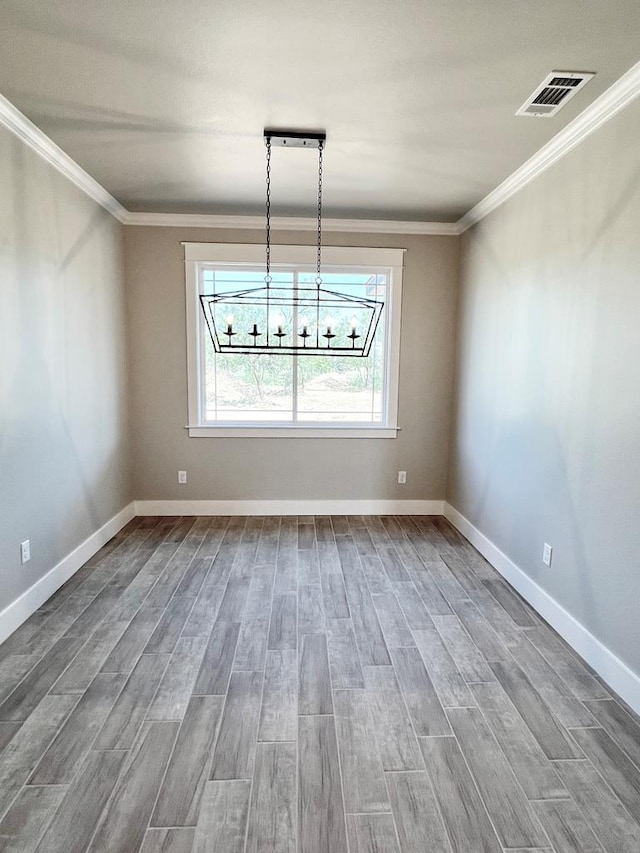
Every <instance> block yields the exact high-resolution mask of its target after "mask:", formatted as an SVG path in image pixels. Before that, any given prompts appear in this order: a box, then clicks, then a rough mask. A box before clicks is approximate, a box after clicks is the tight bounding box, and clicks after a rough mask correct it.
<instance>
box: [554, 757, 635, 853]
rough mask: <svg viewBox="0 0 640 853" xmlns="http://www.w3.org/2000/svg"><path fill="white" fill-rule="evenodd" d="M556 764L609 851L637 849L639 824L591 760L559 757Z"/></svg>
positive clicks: (628, 852) (625, 852) (629, 852)
mask: <svg viewBox="0 0 640 853" xmlns="http://www.w3.org/2000/svg"><path fill="white" fill-rule="evenodd" d="M555 768H556V770H557V771H558V774H559V775H560V778H561V779H562V780H563V782H564V784H565V785H566V787H567V789H568V790H569V791H570V792H571V796H572V797H573V799H574V801H575V802H576V803H577V805H578V806H579V808H580V811H581V812H582V814H583V816H584V817H585V818H586V820H587V822H588V823H589V825H590V827H591V828H592V829H593V831H594V832H595V834H596V835H597V836H598V838H599V839H600V842H601V843H602V845H603V847H604V848H605V850H606V851H607V853H637V851H638V850H640V824H638V823H637V822H636V821H635V820H633V818H632V817H631V815H630V814H629V812H628V811H627V809H625V808H624V806H623V805H622V803H621V802H620V800H619V799H618V798H617V797H616V796H615V795H614V793H613V792H612V790H611V788H609V786H608V785H607V784H606V783H605V781H604V780H603V778H602V776H601V775H600V774H599V773H598V771H597V770H596V769H595V767H594V766H593V765H592V764H591V762H589V761H556V762H555Z"/></svg>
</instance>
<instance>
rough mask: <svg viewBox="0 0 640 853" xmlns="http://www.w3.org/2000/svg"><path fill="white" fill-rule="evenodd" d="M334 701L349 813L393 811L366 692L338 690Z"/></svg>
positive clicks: (346, 803) (345, 802)
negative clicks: (376, 744)
mask: <svg viewBox="0 0 640 853" xmlns="http://www.w3.org/2000/svg"><path fill="white" fill-rule="evenodd" d="M333 701H334V706H335V712H334V713H335V722H336V733H337V737H338V752H339V755H340V768H341V771H342V779H343V790H344V807H345V810H346V812H347V813H348V814H349V813H351V814H356V813H363V812H388V811H390V804H389V798H388V796H387V789H386V785H385V780H384V770H383V769H382V761H381V760H380V756H379V755H378V750H377V748H376V746H375V743H376V741H375V729H374V726H373V720H372V719H371V710H370V706H369V703H368V702H367V698H366V695H365V692H364V690H362V691H360V690H336V691H335V692H334V694H333Z"/></svg>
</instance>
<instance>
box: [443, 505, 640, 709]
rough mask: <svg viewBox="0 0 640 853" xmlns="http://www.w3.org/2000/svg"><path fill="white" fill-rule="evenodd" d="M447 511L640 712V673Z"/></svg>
mask: <svg viewBox="0 0 640 853" xmlns="http://www.w3.org/2000/svg"><path fill="white" fill-rule="evenodd" d="M443 515H444V516H445V518H446V519H447V520H448V521H450V522H451V524H453V526H454V527H456V528H457V529H458V530H459V531H460V533H462V535H463V536H466V538H467V539H468V540H469V542H471V544H472V545H474V546H475V547H476V548H477V549H478V551H480V553H481V554H482V556H483V557H485V558H486V559H487V560H488V561H489V562H490V563H491V565H492V566H493V567H494V568H495V569H497V571H499V572H500V574H501V575H502V576H503V577H504V578H505V579H506V580H507V581H509V583H510V584H511V586H512V587H513V588H514V589H516V590H517V591H518V592H519V593H520V595H521V596H522V597H523V598H524V599H525V600H526V601H528V602H529V604H530V605H531V606H532V607H533V608H534V609H535V610H536V611H537V612H538V613H539V614H540V615H541V616H542V618H543V619H546V621H547V622H548V623H549V624H550V625H551V626H552V627H553V628H555V630H556V631H557V632H558V633H559V634H560V636H561V637H563V638H564V639H565V640H566V641H567V643H569V645H570V646H571V647H572V648H573V649H575V650H576V652H578V654H579V655H581V656H582V657H583V658H584V659H585V660H586V661H587V663H588V664H589V665H590V666H592V667H593V668H594V669H595V671H596V672H597V673H598V674H599V675H600V676H602V678H603V679H604V680H605V681H606V682H607V684H609V685H610V686H611V687H612V688H613V689H614V690H615V691H616V693H618V694H619V695H620V696H621V697H622V698H623V699H624V700H625V702H627V703H628V704H629V705H630V706H631V707H632V708H633V709H634V711H636V712H637V713H639V714H640V676H638V675H637V674H636V673H635V672H634V671H633V670H632V669H630V668H629V667H628V666H627V665H626V664H625V663H624V662H623V661H621V660H620V658H618V657H617V656H616V655H615V654H614V653H613V652H612V651H611V650H610V649H608V648H607V647H606V646H605V645H604V644H603V643H601V642H600V640H598V639H597V638H596V637H594V636H593V634H592V633H591V632H590V631H588V630H587V628H585V627H584V625H582V623H581V622H578V620H577V619H576V618H575V617H574V616H572V615H571V614H570V613H569V612H568V611H567V610H565V609H564V607H562V605H561V604H558V602H557V601H556V600H555V598H552V597H551V596H550V595H549V593H548V592H545V590H544V589H542V587H541V586H539V585H538V584H537V583H536V582H535V581H534V580H532V579H531V578H530V577H529V575H527V574H526V573H525V572H524V571H523V570H522V569H521V568H519V566H517V565H516V564H515V563H514V562H513V561H512V560H511V559H509V557H507V555H506V554H505V553H504V552H503V551H501V550H500V549H499V548H498V547H497V546H496V545H494V544H493V542H491V540H490V539H487V537H486V536H485V535H484V533H481V532H480V531H479V530H478V528H477V527H474V525H473V524H472V523H471V522H470V521H469V520H468V519H467V518H465V517H464V516H463V515H462V514H461V513H459V512H458V510H457V509H455V508H454V507H452V506H451V504H448V503H446V502H445V503H444V507H443Z"/></svg>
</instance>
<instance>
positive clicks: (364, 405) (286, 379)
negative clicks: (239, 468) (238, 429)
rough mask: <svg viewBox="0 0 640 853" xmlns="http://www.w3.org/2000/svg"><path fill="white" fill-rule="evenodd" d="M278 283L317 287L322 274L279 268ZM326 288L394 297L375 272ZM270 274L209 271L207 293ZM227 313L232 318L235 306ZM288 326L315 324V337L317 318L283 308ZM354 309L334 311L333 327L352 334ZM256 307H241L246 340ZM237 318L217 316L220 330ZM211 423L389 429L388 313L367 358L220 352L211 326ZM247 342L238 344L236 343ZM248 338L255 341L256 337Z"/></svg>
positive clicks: (207, 382)
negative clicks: (383, 425)
mask: <svg viewBox="0 0 640 853" xmlns="http://www.w3.org/2000/svg"><path fill="white" fill-rule="evenodd" d="M272 277H273V286H276V287H277V285H288V286H291V285H295V286H297V287H298V288H301V289H304V288H309V287H310V288H314V287H315V284H314V282H315V271H309V270H308V269H302V268H301V269H299V270H296V271H290V270H287V271H286V272H285V271H278V270H276V271H273V272H272ZM322 278H323V285H322V286H323V288H325V287H326V288H327V289H328V290H336V291H340V292H346V293H349V294H350V295H353V296H359V297H368V298H374V299H376V298H382V299H385V298H386V289H387V282H388V276H387V274H386V273H378V274H374V275H372V274H371V271H370V270H369V271H362V272H356V271H353V270H349V271H348V272H341V271H335V269H334V270H332V271H331V272H327V273H324V274H323V277H322ZM263 285H264V270H252V269H251V268H247V269H245V270H242V271H239V270H238V269H237V268H234V269H225V268H223V267H215V268H212V267H206V266H205V267H202V268H201V292H203V293H205V294H211V293H218V294H220V293H229V292H233V291H238V290H243V289H245V288H253V287H262V286H263ZM224 310H225V314H227V315H228V314H229V308H228V307H227V308H226V309H224ZM278 313H279V314H281V315H282V316H281V317H280V319H281V320H282V319H283V320H284V329H285V331H287V332H288V333H289V334H290V333H291V331H292V329H294V328H296V327H297V328H300V324H301V321H303V320H306V321H308V326H309V332H310V333H311V334H312V335H314V336H315V334H316V327H317V322H316V318H315V317H311V316H309V317H302V316H298V317H295V318H294V317H293V316H292V309H286V308H283V309H279V310H278ZM325 313H326V312H322V310H321V315H320V317H319V322H320V326H321V329H320V333H322V332H323V331H324V324H325V323H326V316H325ZM353 313H354V312H353V311H352V310H348V309H347V308H345V309H344V310H342V309H341V310H339V311H336V310H335V309H333V310H332V320H333V330H334V331H335V332H336V335H337V336H338V337H337V338H336V339H335V340H338V339H342V338H343V337H344V339H345V342H346V341H347V339H346V335H347V334H348V333H349V331H350V328H351V325H350V324H351V322H352V321H353V320H354V319H355V318H354V317H353V316H352V315H353ZM255 317H256V309H255V308H252V307H250V306H242V307H240V308H236V307H235V306H234V308H233V316H232V319H233V328H234V330H237V332H238V335H247V333H248V332H249V331H250V330H251V328H252V323H253V322H254V321H255ZM228 319H230V317H228V316H227V317H225V316H221V317H220V318H218V317H216V325H218V322H220V326H222V325H223V324H224V323H226V322H227V321H228ZM258 322H259V328H260V329H261V330H263V329H264V328H265V327H266V324H267V322H270V328H271V329H273V330H275V329H274V326H275V322H276V321H275V320H274V317H273V316H272V317H271V318H270V320H269V319H268V318H267V317H266V316H262V317H261V316H260V315H259V312H258ZM202 340H203V341H204V342H205V353H204V370H203V381H204V401H205V412H204V414H205V419H206V421H207V422H215V423H236V424H237V423H240V424H242V423H246V424H257V423H268V424H272V425H276V424H280V425H288V424H302V425H310V424H323V425H327V424H335V425H340V424H364V425H366V424H381V423H382V422H383V420H384V382H385V375H384V374H385V363H386V359H385V312H384V311H383V312H382V316H381V318H380V323H379V325H378V329H377V332H376V335H375V338H374V341H373V344H372V346H371V351H370V353H369V355H368V356H367V357H366V358H353V357H340V356H333V355H327V356H316V355H314V356H294V355H266V354H261V355H251V354H249V355H247V354H232V355H229V354H220V353H217V354H216V353H215V351H214V348H213V344H212V343H211V339H210V337H209V334H208V332H207V331H206V329H205V328H204V327H203V336H202ZM238 340H242V339H241V338H237V339H235V341H234V342H237V341H238ZM248 340H250V339H249V338H248Z"/></svg>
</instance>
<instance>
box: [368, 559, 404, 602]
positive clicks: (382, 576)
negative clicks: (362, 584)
mask: <svg viewBox="0 0 640 853" xmlns="http://www.w3.org/2000/svg"><path fill="white" fill-rule="evenodd" d="M398 561H399V558H398ZM360 562H361V564H362V571H363V573H364V576H365V578H366V581H367V586H368V587H369V589H370V591H371V592H372V593H378V594H382V595H383V594H384V593H387V592H392V591H393V590H392V587H391V581H390V580H389V575H388V574H387V573H386V571H385V569H384V566H383V565H382V560H381V559H380V557H378V556H377V555H373V554H367V555H366V556H361V557H360Z"/></svg>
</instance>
